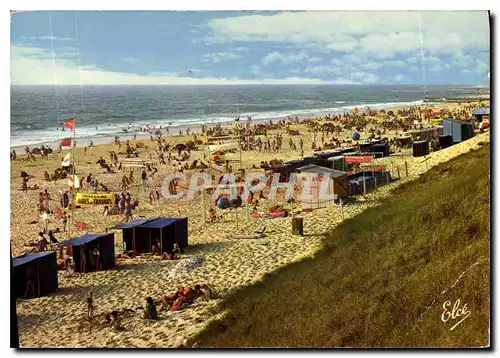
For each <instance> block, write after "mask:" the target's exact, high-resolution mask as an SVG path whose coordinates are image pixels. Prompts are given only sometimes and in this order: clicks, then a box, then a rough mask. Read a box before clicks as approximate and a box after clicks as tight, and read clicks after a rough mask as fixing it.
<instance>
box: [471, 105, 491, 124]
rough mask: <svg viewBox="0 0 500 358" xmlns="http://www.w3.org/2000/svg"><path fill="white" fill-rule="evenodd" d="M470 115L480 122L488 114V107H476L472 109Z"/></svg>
mask: <svg viewBox="0 0 500 358" xmlns="http://www.w3.org/2000/svg"><path fill="white" fill-rule="evenodd" d="M472 115H473V116H474V117H476V120H477V121H478V122H482V120H483V117H488V118H489V116H490V107H477V108H474V109H473V110H472Z"/></svg>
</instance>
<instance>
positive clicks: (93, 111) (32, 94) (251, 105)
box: [10, 85, 486, 147]
mask: <svg viewBox="0 0 500 358" xmlns="http://www.w3.org/2000/svg"><path fill="white" fill-rule="evenodd" d="M478 88H480V90H478ZM480 91H482V93H485V91H486V89H485V88H484V87H478V86H445V85H443V86H410V85H405V86H381V85H371V86H361V85H344V86H339V85H317V86H312V85H293V86H288V85H286V86H285V85H274V86H267V85H266V86H264V85H262V86H256V85H253V86H57V87H56V86H12V87H11V126H10V129H11V143H10V144H11V147H23V146H34V145H39V144H47V143H50V144H54V143H58V141H60V140H61V139H63V138H67V137H69V136H71V133H68V132H67V131H64V130H63V129H62V128H61V127H60V126H59V125H60V124H61V123H62V122H63V121H64V120H66V119H69V118H72V117H76V129H75V135H76V142H77V145H78V146H80V145H86V144H87V143H88V142H89V141H90V140H93V141H94V143H97V142H103V141H106V140H108V139H110V138H114V136H116V135H118V136H120V137H123V136H126V137H129V136H133V135H134V134H137V135H138V137H140V136H142V135H145V134H144V133H143V132H141V131H140V127H145V126H146V125H149V126H150V127H153V126H155V127H156V128H159V127H160V126H161V127H162V131H165V130H166V128H167V127H168V128H169V133H170V134H177V133H178V131H179V129H182V128H186V127H191V128H194V127H199V126H201V124H207V125H211V124H216V123H225V122H231V121H233V120H234V119H235V118H236V117H240V118H242V119H246V118H247V117H249V116H250V117H251V118H252V121H253V120H255V121H259V120H262V121H264V120H278V119H282V118H284V117H287V116H293V117H295V116H298V117H299V118H304V117H308V116H312V115H321V114H326V113H342V112H348V111H352V109H353V108H354V107H358V108H360V109H364V108H366V107H370V108H372V109H381V108H390V107H396V106H410V105H420V104H422V103H423V99H424V98H425V96H426V94H427V95H428V97H429V98H435V99H442V98H457V97H467V96H475V95H477V94H478V93H480ZM146 136H149V134H146Z"/></svg>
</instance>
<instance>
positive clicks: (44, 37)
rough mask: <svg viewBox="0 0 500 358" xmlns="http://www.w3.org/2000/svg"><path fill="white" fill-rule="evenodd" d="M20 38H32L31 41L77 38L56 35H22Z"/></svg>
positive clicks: (70, 39)
mask: <svg viewBox="0 0 500 358" xmlns="http://www.w3.org/2000/svg"><path fill="white" fill-rule="evenodd" d="M19 39H20V40H23V41H25V40H31V41H72V40H75V39H74V38H71V37H55V36H21V37H20V38H19Z"/></svg>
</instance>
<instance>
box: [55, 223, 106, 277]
mask: <svg viewBox="0 0 500 358" xmlns="http://www.w3.org/2000/svg"><path fill="white" fill-rule="evenodd" d="M59 245H71V249H72V252H73V261H74V267H75V272H82V273H86V272H92V271H96V268H95V265H92V262H93V260H92V257H91V256H90V255H91V252H92V250H94V249H95V248H98V250H99V271H102V270H110V269H112V268H114V267H115V234H114V233H98V234H96V233H87V234H85V235H82V236H79V237H74V238H71V239H68V240H65V241H63V242H61V243H60V244H59Z"/></svg>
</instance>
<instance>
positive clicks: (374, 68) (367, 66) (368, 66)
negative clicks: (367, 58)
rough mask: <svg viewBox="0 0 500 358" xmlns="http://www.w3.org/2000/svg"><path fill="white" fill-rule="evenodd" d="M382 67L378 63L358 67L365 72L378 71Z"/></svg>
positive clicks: (363, 64) (368, 63)
mask: <svg viewBox="0 0 500 358" xmlns="http://www.w3.org/2000/svg"><path fill="white" fill-rule="evenodd" d="M383 66H384V65H383V64H382V63H380V62H367V63H362V64H361V65H360V66H359V67H361V68H364V69H366V70H378V69H379V68H381V67H383Z"/></svg>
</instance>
